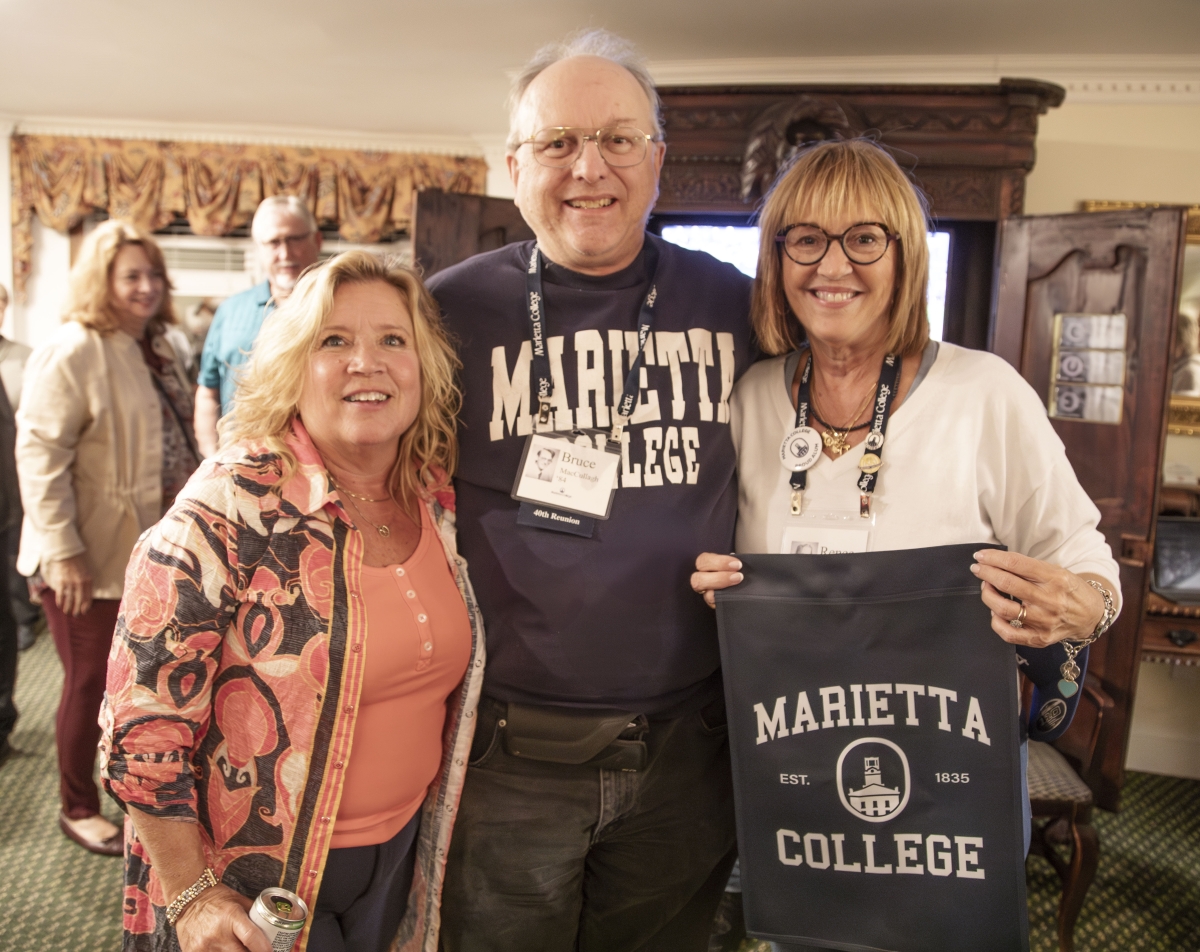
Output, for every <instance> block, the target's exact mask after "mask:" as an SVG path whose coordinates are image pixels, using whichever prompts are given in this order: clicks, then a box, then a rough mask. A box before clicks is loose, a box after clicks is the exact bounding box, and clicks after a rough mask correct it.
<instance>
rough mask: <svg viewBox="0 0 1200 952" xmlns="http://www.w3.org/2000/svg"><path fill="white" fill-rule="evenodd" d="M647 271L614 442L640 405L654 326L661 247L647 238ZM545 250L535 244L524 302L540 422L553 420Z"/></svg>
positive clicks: (615, 425) (613, 431)
mask: <svg viewBox="0 0 1200 952" xmlns="http://www.w3.org/2000/svg"><path fill="white" fill-rule="evenodd" d="M645 249H646V271H647V272H648V273H649V275H650V290H649V291H647V292H646V297H645V299H644V300H643V301H642V308H641V312H640V313H639V314H638V329H637V334H638V351H637V355H636V356H635V357H634V358H633V360H632V361H631V362H630V364H629V374H628V375H627V376H626V378H625V389H624V391H623V392H622V393H621V399H620V401H619V402H618V403H617V406H616V410H617V413H616V417H615V419H614V420H613V424H612V431H611V432H610V433H609V436H608V439H609V441H610V442H612V443H620V442H621V431H622V430H623V429H624V428H625V426H626V424H627V423H628V422H629V418H630V417H631V416H633V411H634V408H635V407H636V406H637V399H638V394H639V392H640V390H641V371H642V364H643V355H644V353H645V350H646V341H648V340H649V339H650V332H651V331H652V330H653V329H654V304H655V302H656V301H657V299H658V286H657V285H656V284H655V283H654V277H655V274H656V272H657V271H658V249H657V248H655V247H654V245H653V244H652V243H651V242H649V241H647V242H646V244H645ZM544 267H545V265H544V264H543V262H542V254H541V252H540V251H539V250H538V247H537V245H536V244H534V246H533V252H532V253H531V254H530V255H529V267H528V268H527V269H526V271H525V304H526V307H527V308H528V310H529V331H530V340H531V342H532V345H533V387H534V397H535V398H536V399H537V405H538V413H537V419H538V423H539V424H543V425H544V424H546V423H549V422H550V413H551V411H552V409H553V408H552V406H551V404H550V398H551V397H552V396H554V378H553V376H552V375H551V372H550V358H549V356H548V355H547V353H546V306H545V305H546V298H545V295H544V294H543V293H542V269H543V268H544Z"/></svg>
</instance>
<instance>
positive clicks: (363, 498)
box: [329, 476, 392, 502]
mask: <svg viewBox="0 0 1200 952" xmlns="http://www.w3.org/2000/svg"><path fill="white" fill-rule="evenodd" d="M329 478H330V479H333V477H332V476H331V477H329ZM333 486H334V488H335V489H336V490H337V491H338V492H340V493H345V494H346V495H347V496H353V497H354V498H355V499H357V500H358V501H359V502H387V501H388V500H389V499H391V498H392V497H391V496H384V497H383V498H382V499H372V498H371V497H370V496H361V495H359V494H358V493H356V492H351V491H350V490H349V489H347V488H346V487H345V486H339V485H338V481H337V480H336V479H334V480H333Z"/></svg>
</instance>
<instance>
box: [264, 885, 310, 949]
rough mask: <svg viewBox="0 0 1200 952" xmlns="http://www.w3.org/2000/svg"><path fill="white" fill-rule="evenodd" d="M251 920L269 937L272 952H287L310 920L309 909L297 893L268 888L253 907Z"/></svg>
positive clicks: (278, 888) (272, 887)
mask: <svg viewBox="0 0 1200 952" xmlns="http://www.w3.org/2000/svg"><path fill="white" fill-rule="evenodd" d="M250 921H251V922H253V923H254V924H255V925H256V926H258V927H259V928H260V929H261V930H262V932H263V935H265V936H266V937H267V941H269V942H270V943H271V952H288V950H289V949H291V948H292V946H294V945H295V944H296V940H297V939H298V938H300V931H301V930H302V929H303V928H304V923H306V922H307V921H308V906H306V905H305V904H304V900H303V899H301V898H300V897H299V896H297V895H296V894H295V893H294V892H289V891H288V890H286V889H282V888H280V887H278V886H268V887H267V888H266V889H264V890H263V891H262V892H260V893H259V894H258V898H257V899H255V900H254V904H253V905H252V906H251V907H250Z"/></svg>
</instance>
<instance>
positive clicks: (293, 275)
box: [195, 195, 321, 456]
mask: <svg viewBox="0 0 1200 952" xmlns="http://www.w3.org/2000/svg"><path fill="white" fill-rule="evenodd" d="M250 234H251V236H252V237H253V238H254V244H255V246H256V247H257V248H258V260H259V265H260V267H261V268H262V270H263V271H265V272H266V274H267V280H266V281H263V282H262V283H261V284H256V285H255V286H254V287H252V288H250V289H249V290H247V291H242V292H241V293H240V294H235V295H234V296H233V297H231V298H228V299H226V300H225V301H224V302H223V303H222V304H221V306H220V307H219V308H217V313H216V315H215V316H214V317H213V322H212V326H211V327H210V328H209V329H208V336H207V337H206V338H205V339H204V351H203V353H202V354H201V355H200V380H199V384H200V386H199V387H198V388H197V391H196V416H195V426H196V440H197V441H198V442H199V444H200V451H201V452H202V453H203V454H204V455H205V456H211V455H212V454H213V453H215V452H216V451H217V420H219V419H220V418H221V417H223V416H224V415H225V414H226V413H228V412H229V411H230V409H232V404H233V394H234V391H235V389H236V388H237V368H238V367H239V366H240V365H241V364H243V363H245V362H246V359H247V358H248V357H249V356H250V348H251V347H253V346H254V339H255V338H256V337H258V331H259V329H260V328H261V327H262V323H263V320H264V319H265V318H266V316H267V315H268V314H270V313H271V311H272V310H274V308H275V305H277V304H280V303H281V302H283V301H284V300H285V299H286V298H287V296H288V295H289V294H291V293H292V288H294V287H295V286H296V280H297V279H298V278H299V277H300V273H301V272H302V271H303V270H304V269H305V268H307V267H308V266H309V265H310V264H313V263H314V262H315V261H316V260H317V254H318V252H320V250H321V232H320V230H319V229H318V228H317V220H316V219H315V218H314V217H313V214H312V212H310V211H309V210H308V206H307V205H305V204H304V202H303V201H301V200H300V199H299V198H296V197H295V196H294V195H273V196H272V197H271V198H268V199H265V200H264V201H263V203H262V204H261V205H259V206H258V211H256V212H255V213H254V222H253V223H252V224H251V226H250Z"/></svg>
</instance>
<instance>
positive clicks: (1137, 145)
mask: <svg viewBox="0 0 1200 952" xmlns="http://www.w3.org/2000/svg"><path fill="white" fill-rule="evenodd" d="M1085 199H1110V200H1114V201H1128V202H1169V203H1179V204H1183V205H1195V204H1200V103H1170V104H1168V103H1086V102H1084V103H1073V102H1072V101H1071V99H1070V97H1069V96H1068V98H1067V101H1066V102H1065V103H1063V105H1062V106H1060V107H1059V108H1058V109H1051V110H1050V112H1048V113H1047V114H1046V115H1044V116H1042V117H1041V120H1040V122H1039V124H1038V137H1037V164H1036V165H1035V166H1034V169H1033V172H1031V173H1030V175H1029V178H1028V180H1027V182H1026V188H1025V212H1026V214H1029V215H1049V214H1054V213H1060V212H1073V211H1078V209H1079V203H1080V202H1081V201H1083V200H1085Z"/></svg>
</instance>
